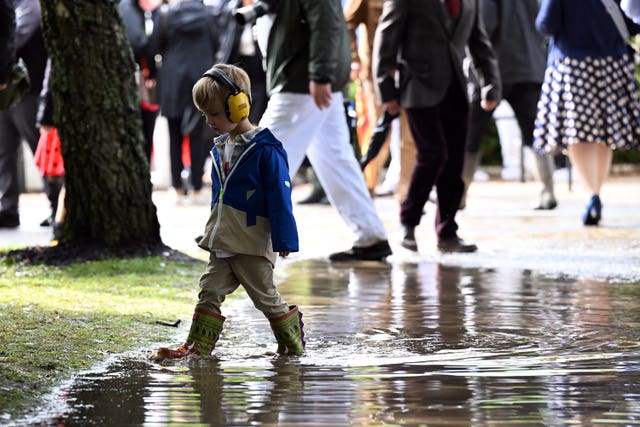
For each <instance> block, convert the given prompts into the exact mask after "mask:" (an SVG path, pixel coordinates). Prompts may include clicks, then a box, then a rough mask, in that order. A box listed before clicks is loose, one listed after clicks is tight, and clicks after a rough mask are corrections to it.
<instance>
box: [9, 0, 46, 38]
mask: <svg viewBox="0 0 640 427" xmlns="http://www.w3.org/2000/svg"><path fill="white" fill-rule="evenodd" d="M15 12H16V50H20V49H21V48H22V47H23V46H24V45H25V44H27V42H28V41H29V40H31V37H32V36H33V34H34V33H35V32H36V31H37V30H38V28H40V20H41V17H42V13H41V12H40V2H39V1H22V2H19V4H18V7H16V9H15Z"/></svg>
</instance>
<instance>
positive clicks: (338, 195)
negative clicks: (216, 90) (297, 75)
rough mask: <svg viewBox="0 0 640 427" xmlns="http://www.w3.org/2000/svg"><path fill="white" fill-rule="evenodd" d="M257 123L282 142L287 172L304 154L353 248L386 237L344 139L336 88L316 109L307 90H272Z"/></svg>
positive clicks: (292, 170) (344, 124)
mask: <svg viewBox="0 0 640 427" xmlns="http://www.w3.org/2000/svg"><path fill="white" fill-rule="evenodd" d="M260 126H262V127H266V128H269V129H270V130H271V132H273V134H274V135H275V136H276V138H278V139H279V140H280V141H281V142H282V144H283V145H284V148H285V150H286V151H287V155H288V158H289V172H290V174H291V176H293V175H295V174H296V173H297V172H298V169H299V168H300V165H301V164H302V161H303V160H304V157H305V155H306V156H307V157H308V158H309V162H310V163H311V165H312V166H313V171H314V172H315V174H316V176H317V177H318V180H319V181H320V184H322V187H323V188H324V191H325V193H326V194H327V197H328V199H329V201H330V202H331V204H332V205H333V206H335V207H336V209H337V210H338V213H339V214H340V216H341V217H342V219H343V220H344V221H345V222H346V223H347V225H348V226H349V228H350V229H351V230H352V231H353V233H354V234H355V236H356V240H355V242H354V246H360V247H362V246H369V245H372V244H374V243H376V242H378V241H380V240H386V239H387V234H386V231H385V229H384V225H383V224H382V221H381V220H380V218H379V217H378V213H377V212H376V209H375V206H374V204H373V200H372V199H371V196H370V195H369V190H368V189H367V185H366V184H365V181H364V176H363V174H362V172H361V171H360V165H359V164H358V161H357V160H356V157H355V155H354V153H353V148H352V147H351V144H350V143H349V141H350V138H349V128H348V126H347V121H346V116H345V111H344V105H343V99H342V93H341V92H335V93H333V95H332V98H331V106H330V107H328V108H323V109H322V110H321V109H319V108H318V107H317V106H316V104H315V103H314V102H313V98H312V97H311V95H309V94H298V93H275V94H273V95H272V96H271V98H270V99H269V103H268V105H267V110H266V111H265V113H264V115H263V116H262V119H261V120H260Z"/></svg>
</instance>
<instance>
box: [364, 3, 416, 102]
mask: <svg viewBox="0 0 640 427" xmlns="http://www.w3.org/2000/svg"><path fill="white" fill-rule="evenodd" d="M408 13H410V11H409V7H408V6H407V5H406V4H405V1H404V0H388V1H385V2H384V5H383V7H382V14H381V15H380V20H379V21H378V26H377V27H376V34H375V37H374V39H373V53H372V57H373V58H372V63H373V76H374V78H375V79H376V83H377V84H376V89H377V92H378V96H379V97H380V100H381V101H382V102H383V103H384V102H388V101H392V100H394V99H399V98H400V92H399V88H398V87H396V82H395V73H396V69H397V66H398V64H397V56H398V49H399V47H400V43H401V42H402V37H403V33H404V28H405V27H406V25H405V24H406V21H407V14H408Z"/></svg>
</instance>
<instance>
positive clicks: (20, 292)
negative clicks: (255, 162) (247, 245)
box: [0, 257, 205, 418]
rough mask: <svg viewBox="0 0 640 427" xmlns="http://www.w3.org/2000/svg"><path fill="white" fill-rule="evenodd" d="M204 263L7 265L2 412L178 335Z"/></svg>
mask: <svg viewBox="0 0 640 427" xmlns="http://www.w3.org/2000/svg"><path fill="white" fill-rule="evenodd" d="M204 266H205V265H204V263H203V262H191V263H189V262H177V261H169V260H166V259H163V258H162V257H150V258H136V259H118V260H115V259H114V260H105V261H95V262H86V263H79V264H73V265H70V266H68V267H64V268H53V267H45V266H25V265H9V264H0V343H1V344H0V415H3V416H4V417H6V416H10V417H11V418H14V417H15V416H16V415H20V414H23V413H24V412H25V411H27V410H28V409H29V408H32V407H34V406H35V405H37V404H38V402H39V401H40V399H41V398H42V396H43V395H44V394H45V393H47V392H49V391H50V390H51V389H52V388H53V387H54V386H56V385H58V384H59V383H61V382H62V381H64V380H65V379H68V378H70V377H71V376H72V375H73V374H74V373H76V372H78V371H80V370H83V369H87V368H89V367H91V366H93V365H94V364H96V363H98V362H100V361H102V360H104V359H105V358H106V357H108V356H110V355H113V354H120V353H124V352H127V351H131V350H141V349H150V348H153V346H154V344H157V343H159V342H166V341H167V340H175V334H176V329H174V328H171V327H166V326H160V325H158V324H156V321H157V320H160V321H168V322H174V321H175V320H177V319H181V320H182V321H188V320H190V318H191V313H192V311H193V307H194V304H195V302H196V300H197V286H198V279H199V277H200V274H201V273H202V272H203V271H204Z"/></svg>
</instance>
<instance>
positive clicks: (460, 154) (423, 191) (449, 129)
mask: <svg viewBox="0 0 640 427" xmlns="http://www.w3.org/2000/svg"><path fill="white" fill-rule="evenodd" d="M406 112H407V118H408V119H409V127H410V128H411V134H412V136H413V140H414V143H415V145H416V149H417V157H416V163H415V167H414V169H413V173H412V175H411V181H410V183H409V189H408V191H407V196H406V198H405V199H404V200H403V201H402V204H401V205H400V222H401V223H402V224H403V225H405V226H410V227H415V226H417V225H418V224H419V223H420V218H421V217H422V212H423V209H424V206H425V204H426V203H427V200H428V199H429V193H430V192H431V188H432V187H433V186H434V185H435V186H436V191H437V194H438V210H437V213H436V221H435V227H436V234H437V236H438V238H439V239H446V238H451V237H455V236H456V232H457V230H458V225H457V224H456V221H455V216H456V213H457V211H458V207H459V206H460V200H461V198H462V193H463V191H464V183H463V181H462V178H461V174H462V167H463V164H464V152H465V141H466V131H467V112H468V103H467V100H466V97H465V95H464V93H463V92H462V89H461V88H460V87H459V86H458V84H456V83H453V84H452V85H451V87H450V88H449V90H448V91H447V94H446V95H445V97H444V99H443V100H442V101H441V102H440V103H439V104H438V105H436V106H434V107H427V108H407V109H406Z"/></svg>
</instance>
